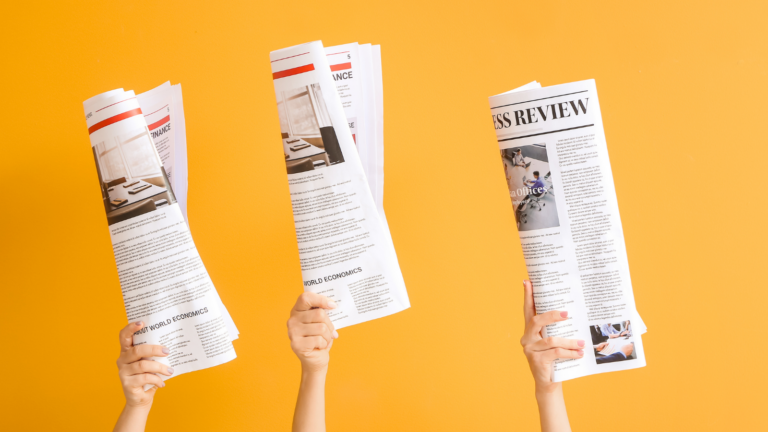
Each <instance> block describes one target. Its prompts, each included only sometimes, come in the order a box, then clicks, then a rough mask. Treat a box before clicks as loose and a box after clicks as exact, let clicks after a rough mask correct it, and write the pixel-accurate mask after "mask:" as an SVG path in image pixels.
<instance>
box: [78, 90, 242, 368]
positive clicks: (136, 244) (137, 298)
mask: <svg viewBox="0 0 768 432" xmlns="http://www.w3.org/2000/svg"><path fill="white" fill-rule="evenodd" d="M83 107H84V110H85V117H86V122H87V125H88V133H89V135H90V140H91V150H92V154H93V158H94V162H95V165H96V173H97V176H98V180H99V190H100V192H101V195H102V201H103V206H104V211H105V213H106V216H107V223H108V226H109V232H110V236H111V239H112V247H113V251H114V255H115V262H116V264H117V273H118V276H119V277H120V286H121V289H122V292H123V301H124V303H125V310H126V314H127V317H128V320H129V321H130V322H134V321H139V320H140V321H143V322H144V323H145V324H146V327H144V328H143V329H142V330H140V331H139V332H137V333H136V335H135V336H134V344H135V345H139V344H144V343H149V344H157V345H163V346H166V347H167V348H169V349H170V351H171V354H170V355H169V356H168V357H165V358H155V359H154V360H156V361H159V362H161V363H164V364H167V365H169V366H172V367H173V368H174V370H175V372H174V375H173V376H178V375H181V374H184V373H187V372H192V371H196V370H200V369H205V368H209V367H212V366H216V365H219V364H222V363H226V362H228V361H231V360H233V359H234V358H236V354H235V350H234V347H233V346H232V340H233V339H234V338H236V337H237V336H236V334H232V330H230V329H232V328H234V324H233V323H231V318H229V315H228V314H226V312H225V310H224V308H223V306H222V305H221V300H220V299H219V296H218V293H217V292H216V288H215V287H214V286H213V282H212V281H211V279H210V277H209V276H208V272H207V271H206V269H205V266H204V265H203V262H202V260H201V259H200V255H199V254H198V252H197V249H196V248H195V244H194V242H193V240H192V237H191V235H190V232H189V228H188V227H187V223H186V221H185V220H184V217H183V216H182V213H181V210H180V208H179V205H178V203H177V201H176V197H175V196H174V193H173V188H172V187H171V183H170V182H169V180H168V177H167V175H166V173H165V169H164V167H163V164H162V163H161V161H160V156H159V154H158V152H157V150H156V149H155V145H153V141H152V132H151V131H150V129H149V128H148V127H147V122H146V121H145V117H144V115H145V113H144V111H143V110H142V108H141V107H140V105H139V101H138V99H137V98H136V96H135V95H134V92H133V91H123V90H122V89H118V90H112V91H110V92H106V93H103V94H101V95H98V96H94V97H93V98H91V99H89V100H87V101H85V102H84V103H83ZM161 378H163V379H167V377H165V376H161Z"/></svg>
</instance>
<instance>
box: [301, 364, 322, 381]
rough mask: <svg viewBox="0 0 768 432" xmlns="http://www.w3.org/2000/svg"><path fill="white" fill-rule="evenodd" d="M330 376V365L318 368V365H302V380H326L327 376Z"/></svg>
mask: <svg viewBox="0 0 768 432" xmlns="http://www.w3.org/2000/svg"><path fill="white" fill-rule="evenodd" d="M326 375H328V365H327V364H325V365H322V366H316V365H303V364H302V365H301V379H303V380H306V379H315V378H322V379H323V380H325V376H326Z"/></svg>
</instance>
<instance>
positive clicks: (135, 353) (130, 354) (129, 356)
mask: <svg viewBox="0 0 768 432" xmlns="http://www.w3.org/2000/svg"><path fill="white" fill-rule="evenodd" d="M169 353H170V351H169V350H168V348H166V347H164V346H161V345H148V344H141V345H136V346H135V347H132V348H131V349H129V350H127V351H125V352H124V353H122V354H120V358H119V359H117V363H118V364H128V363H133V362H137V361H139V360H141V359H142V358H150V357H166V356H167V355H168V354H169Z"/></svg>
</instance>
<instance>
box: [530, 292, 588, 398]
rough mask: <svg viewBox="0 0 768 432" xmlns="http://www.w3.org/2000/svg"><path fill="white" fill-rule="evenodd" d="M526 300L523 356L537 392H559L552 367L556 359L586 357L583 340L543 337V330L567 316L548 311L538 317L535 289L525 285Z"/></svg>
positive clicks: (559, 312)
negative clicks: (534, 295)
mask: <svg viewBox="0 0 768 432" xmlns="http://www.w3.org/2000/svg"><path fill="white" fill-rule="evenodd" d="M523 287H524V291H525V300H524V302H523V314H524V316H525V332H524V334H523V337H522V338H521V339H520V344H521V345H522V346H523V352H524V353H525V356H526V358H528V366H530V368H531V373H532V374H533V379H534V381H535V382H536V392H537V393H538V392H545V393H550V392H553V391H555V390H556V389H558V388H559V384H560V383H553V382H552V363H553V362H554V361H555V360H557V359H569V358H570V359H579V358H582V357H583V356H584V351H583V350H582V348H583V347H584V343H585V342H584V341H583V340H576V339H564V338H560V337H548V338H546V339H544V338H542V337H541V330H542V329H543V328H544V326H546V325H549V324H552V323H556V322H560V321H565V320H566V319H568V312H561V311H549V312H546V313H543V314H541V315H536V308H535V306H534V304H533V285H532V284H531V282H530V281H528V280H525V281H523Z"/></svg>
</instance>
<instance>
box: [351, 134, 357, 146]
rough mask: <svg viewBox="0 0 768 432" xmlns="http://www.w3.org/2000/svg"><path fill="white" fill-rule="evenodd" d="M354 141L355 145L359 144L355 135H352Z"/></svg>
mask: <svg viewBox="0 0 768 432" xmlns="http://www.w3.org/2000/svg"><path fill="white" fill-rule="evenodd" d="M352 141H354V142H355V144H357V138H355V134H352Z"/></svg>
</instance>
